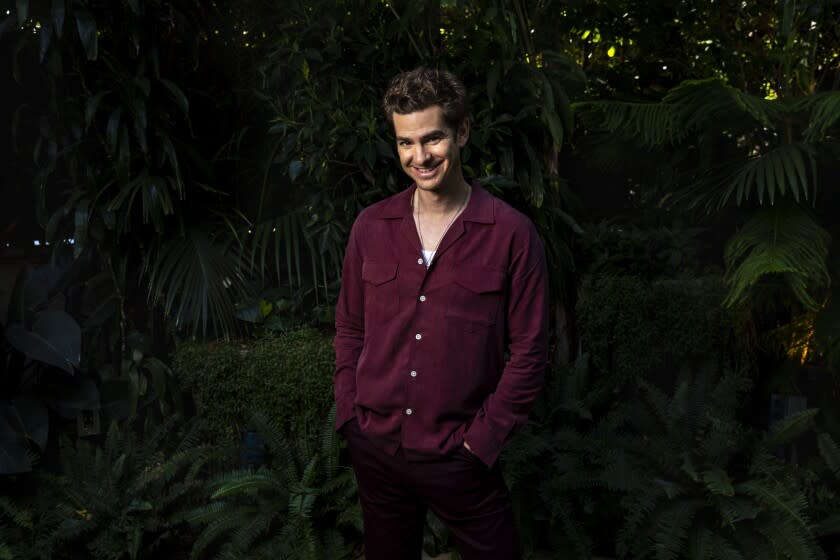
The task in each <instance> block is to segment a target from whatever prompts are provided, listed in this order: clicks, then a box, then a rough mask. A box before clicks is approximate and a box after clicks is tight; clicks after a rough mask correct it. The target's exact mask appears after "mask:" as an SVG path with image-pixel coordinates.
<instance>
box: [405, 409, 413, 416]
mask: <svg viewBox="0 0 840 560" xmlns="http://www.w3.org/2000/svg"><path fill="white" fill-rule="evenodd" d="M412 412H414V411H413V410H411V409H410V408H406V409H405V413H406V414H408V415H409V416H411V413H412Z"/></svg>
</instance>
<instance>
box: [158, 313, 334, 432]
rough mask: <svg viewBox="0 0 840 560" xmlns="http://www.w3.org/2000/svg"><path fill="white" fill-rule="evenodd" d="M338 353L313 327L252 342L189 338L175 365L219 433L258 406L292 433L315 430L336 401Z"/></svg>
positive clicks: (232, 427)
mask: <svg viewBox="0 0 840 560" xmlns="http://www.w3.org/2000/svg"><path fill="white" fill-rule="evenodd" d="M334 364H335V355H334V352H333V349H332V344H331V341H330V339H329V338H327V337H325V336H323V335H322V334H321V333H319V332H318V331H316V330H314V329H309V328H305V329H298V330H293V331H288V332H285V333H281V334H272V335H266V336H264V337H263V338H260V339H259V340H256V341H253V342H244V341H238V342H218V341H217V342H209V343H207V342H190V343H186V344H183V345H181V346H180V347H179V348H178V350H177V351H176V353H175V358H174V367H173V370H174V372H175V375H176V376H177V377H178V378H179V379H180V380H181V381H182V382H183V383H184V385H185V388H186V390H188V391H191V392H192V394H193V397H194V398H195V402H196V408H197V412H198V414H199V415H201V416H203V417H205V418H206V419H207V421H208V423H209V424H210V426H211V430H212V431H213V432H214V433H215V434H216V435H217V436H226V437H230V436H231V434H232V432H233V431H234V430H235V429H238V428H241V427H243V426H244V425H245V423H246V421H247V420H248V419H249V418H250V416H251V415H252V414H253V412H254V411H255V410H262V411H265V413H266V414H267V415H268V416H269V417H270V418H271V420H272V421H274V422H275V423H277V425H278V426H280V428H281V429H282V430H283V431H284V432H285V433H287V434H298V433H304V432H305V433H313V432H314V431H315V430H317V428H318V427H319V426H320V424H321V422H322V419H323V418H324V417H325V416H326V415H327V413H328V411H329V408H330V406H331V405H332V401H333V397H332V372H333V367H334Z"/></svg>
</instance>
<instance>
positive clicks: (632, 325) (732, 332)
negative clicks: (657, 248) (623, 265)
mask: <svg viewBox="0 0 840 560" xmlns="http://www.w3.org/2000/svg"><path fill="white" fill-rule="evenodd" d="M725 294H726V291H725V288H724V285H723V282H722V280H721V279H720V278H717V277H713V276H707V277H701V278H677V279H662V280H656V281H648V280H644V279H641V278H639V277H637V276H609V275H595V276H592V277H590V278H588V279H587V280H586V281H585V282H584V283H583V286H582V289H581V297H580V301H579V303H578V306H577V319H578V326H579V329H580V336H581V340H582V345H583V347H584V349H585V350H586V351H587V352H588V353H590V355H591V356H592V360H593V364H594V365H595V366H596V367H597V368H599V369H600V370H602V371H609V372H612V373H615V374H618V375H620V376H622V377H623V378H628V377H635V376H638V375H643V376H651V377H653V378H659V377H660V376H664V378H666V379H667V378H671V377H673V376H674V375H675V373H676V371H677V370H678V369H679V368H680V366H681V365H683V364H686V363H689V362H696V361H706V360H713V361H716V362H721V361H726V360H735V361H739V360H740V358H741V355H740V351H739V348H741V346H740V345H741V344H742V343H743V340H744V338H743V336H744V333H743V326H742V324H741V322H740V319H739V314H738V312H737V311H734V310H731V309H727V308H725V307H723V304H722V301H723V298H724V297H725Z"/></svg>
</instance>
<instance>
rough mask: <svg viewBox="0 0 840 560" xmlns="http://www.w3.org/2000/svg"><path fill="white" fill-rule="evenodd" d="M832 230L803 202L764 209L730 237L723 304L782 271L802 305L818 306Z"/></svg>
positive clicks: (825, 282)
mask: <svg viewBox="0 0 840 560" xmlns="http://www.w3.org/2000/svg"><path fill="white" fill-rule="evenodd" d="M830 239H831V236H830V235H829V233H828V232H827V231H826V230H824V229H823V228H822V227H820V226H819V225H818V224H817V223H816V222H815V221H814V219H813V217H812V216H811V215H810V213H808V212H807V211H806V210H805V209H804V208H803V207H802V206H800V205H798V204H785V205H777V206H773V207H770V208H762V209H760V210H758V211H757V212H756V214H755V215H754V216H753V217H752V218H751V219H750V220H749V221H748V222H747V223H746V224H745V225H744V227H743V228H742V229H741V230H740V231H739V232H738V233H736V234H735V235H734V236H733V237H732V239H730V240H729V242H728V243H727V246H726V252H725V258H726V264H727V272H726V276H725V281H726V284H727V285H728V287H729V293H728V294H727V297H726V300H725V304H726V305H735V304H737V303H740V302H742V301H743V300H744V299H745V298H746V296H747V294H748V291H749V290H750V289H751V288H753V287H754V286H755V285H756V284H757V283H758V282H759V281H760V280H762V279H763V278H764V277H765V276H767V275H771V274H774V275H780V276H781V277H782V278H783V280H784V281H785V283H786V284H787V286H788V287H789V288H790V289H791V290H792V291H793V293H794V295H795V296H796V297H797V298H798V299H799V301H801V302H802V304H803V305H805V306H806V307H808V308H810V309H814V308H815V307H816V306H817V302H816V300H815V298H814V296H813V295H812V292H813V291H816V290H818V289H819V288H822V287H825V286H827V285H828V284H829V282H830V277H829V272H828V268H827V266H826V258H827V256H828V243H829V241H830Z"/></svg>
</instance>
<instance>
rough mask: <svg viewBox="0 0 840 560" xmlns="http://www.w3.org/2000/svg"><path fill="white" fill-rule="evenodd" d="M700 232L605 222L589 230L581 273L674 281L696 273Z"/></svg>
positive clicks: (587, 229)
mask: <svg viewBox="0 0 840 560" xmlns="http://www.w3.org/2000/svg"><path fill="white" fill-rule="evenodd" d="M698 233H699V230H698V229H686V228H677V227H671V228H669V227H659V228H644V229H643V228H640V227H639V226H636V225H634V224H626V225H625V224H618V223H615V224H613V223H608V222H601V223H598V224H591V225H587V226H586V227H585V231H584V234H583V236H582V238H581V251H580V252H581V259H580V260H581V263H580V264H581V266H580V268H581V270H586V272H587V273H589V274H591V275H611V276H635V277H638V278H640V279H641V278H644V279H653V278H660V277H668V278H673V277H677V276H680V275H685V274H688V273H695V272H696V267H697V265H698V262H697V253H698V247H697V245H698V242H697V239H696V236H697V235H698Z"/></svg>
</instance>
